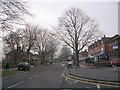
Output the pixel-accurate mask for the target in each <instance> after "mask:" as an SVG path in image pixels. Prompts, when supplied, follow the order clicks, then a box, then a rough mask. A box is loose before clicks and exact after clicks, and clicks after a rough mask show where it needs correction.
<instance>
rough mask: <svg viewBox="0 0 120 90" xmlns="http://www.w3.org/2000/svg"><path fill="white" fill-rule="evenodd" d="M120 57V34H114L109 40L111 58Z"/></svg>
mask: <svg viewBox="0 0 120 90" xmlns="http://www.w3.org/2000/svg"><path fill="white" fill-rule="evenodd" d="M113 58H120V35H115V36H113V37H112V38H111V39H110V41H109V59H110V60H111V59H113Z"/></svg>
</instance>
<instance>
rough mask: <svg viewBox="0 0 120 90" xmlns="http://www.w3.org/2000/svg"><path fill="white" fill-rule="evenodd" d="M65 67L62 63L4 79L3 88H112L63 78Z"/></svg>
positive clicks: (36, 68)
mask: <svg viewBox="0 0 120 90" xmlns="http://www.w3.org/2000/svg"><path fill="white" fill-rule="evenodd" d="M63 71H64V67H63V66H62V64H61V63H53V64H52V65H47V66H40V67H35V68H32V69H31V70H30V71H26V72H25V73H20V74H17V75H14V76H10V77H6V78H3V79H2V88H3V89H7V88H62V89H64V88H65V89H66V88H88V89H90V90H96V89H98V88H111V87H109V86H101V85H99V84H91V83H85V82H77V80H71V79H69V78H67V77H63V75H62V73H63Z"/></svg>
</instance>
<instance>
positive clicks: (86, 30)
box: [56, 8, 100, 51]
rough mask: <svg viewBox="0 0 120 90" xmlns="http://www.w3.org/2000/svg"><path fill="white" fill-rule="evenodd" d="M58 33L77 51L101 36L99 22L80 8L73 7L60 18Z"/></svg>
mask: <svg viewBox="0 0 120 90" xmlns="http://www.w3.org/2000/svg"><path fill="white" fill-rule="evenodd" d="M56 31H57V33H58V34H59V36H60V37H61V40H62V41H64V42H65V43H66V44H67V45H69V46H70V47H71V48H73V50H74V51H75V50H76V48H77V49H78V50H79V51H80V50H82V49H83V48H84V47H85V46H86V45H88V44H89V43H90V42H92V41H94V40H96V39H98V37H100V35H99V31H98V24H96V23H95V21H94V20H91V19H90V17H88V16H87V15H85V14H84V13H83V12H82V11H81V10H80V9H78V8H71V9H69V10H68V11H66V12H65V13H64V15H63V16H62V17H60V18H59V25H58V28H57V29H56Z"/></svg>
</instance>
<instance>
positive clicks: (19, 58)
mask: <svg viewBox="0 0 120 90" xmlns="http://www.w3.org/2000/svg"><path fill="white" fill-rule="evenodd" d="M29 58H30V60H32V61H38V60H39V55H38V54H32V53H31V52H30V55H29V56H28V54H27V52H25V51H23V50H21V48H20V47H19V48H18V49H16V50H12V51H10V52H8V53H7V54H6V58H5V62H8V63H18V62H23V61H28V60H29ZM28 62H29V61H28Z"/></svg>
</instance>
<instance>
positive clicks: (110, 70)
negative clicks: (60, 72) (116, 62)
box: [64, 64, 120, 86]
mask: <svg viewBox="0 0 120 90" xmlns="http://www.w3.org/2000/svg"><path fill="white" fill-rule="evenodd" d="M64 74H65V75H66V76H67V77H69V78H72V79H76V80H82V81H86V82H93V83H101V84H109V85H117V86H120V67H116V68H114V67H101V68H100V67H99V68H94V66H92V65H88V64H81V65H80V67H77V68H76V67H73V68H69V69H68V68H66V70H65V72H64Z"/></svg>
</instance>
